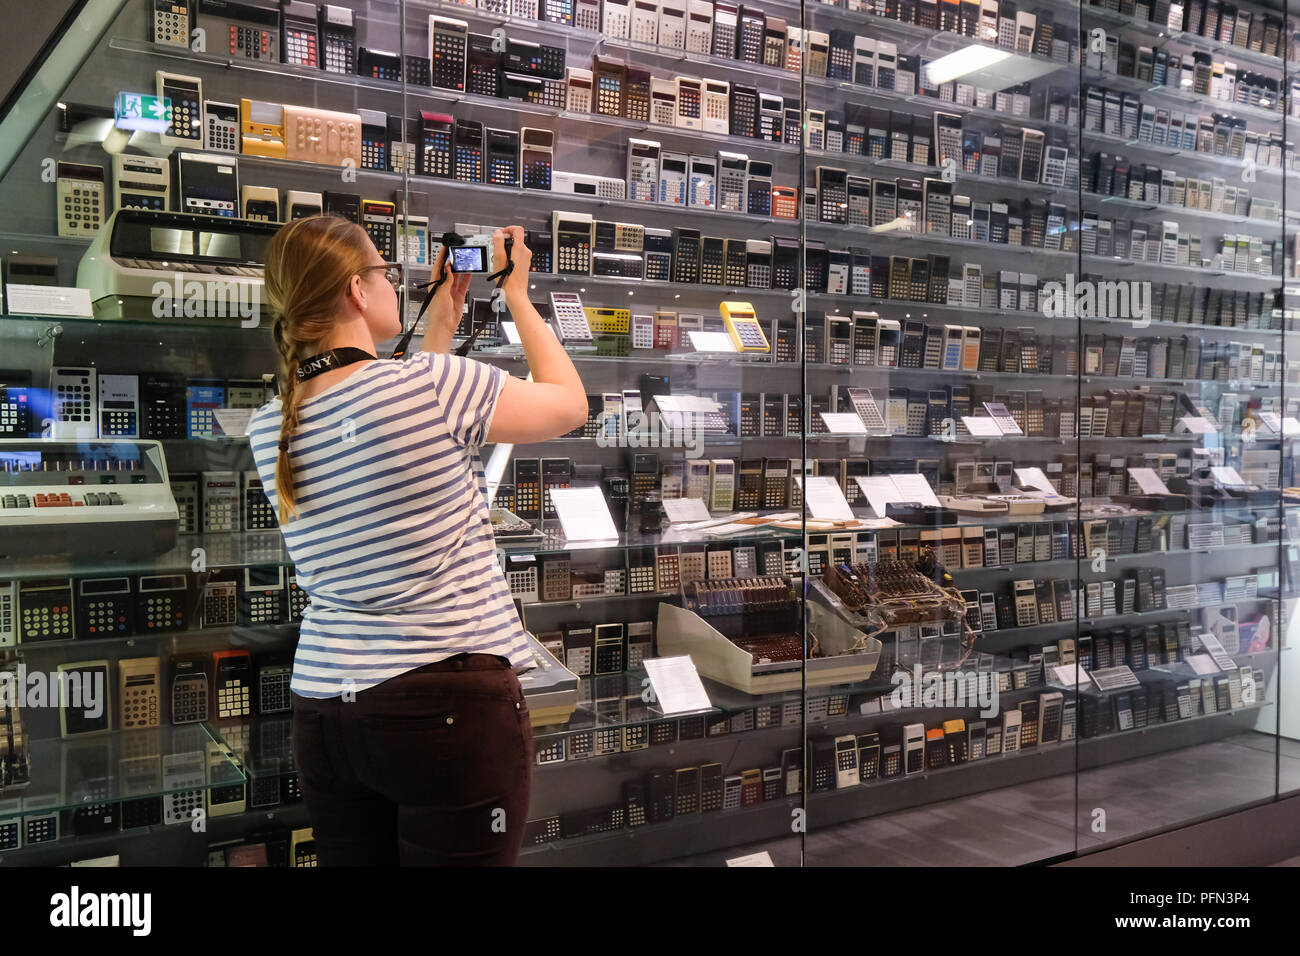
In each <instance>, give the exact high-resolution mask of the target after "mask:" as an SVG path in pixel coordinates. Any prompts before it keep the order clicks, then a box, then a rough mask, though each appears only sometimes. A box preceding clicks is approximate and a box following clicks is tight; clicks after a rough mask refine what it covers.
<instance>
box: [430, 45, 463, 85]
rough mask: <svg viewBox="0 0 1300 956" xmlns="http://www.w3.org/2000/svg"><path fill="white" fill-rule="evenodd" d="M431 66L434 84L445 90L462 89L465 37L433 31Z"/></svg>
mask: <svg viewBox="0 0 1300 956" xmlns="http://www.w3.org/2000/svg"><path fill="white" fill-rule="evenodd" d="M431 67H432V78H433V85H434V86H437V87H441V88H442V89H446V90H464V89H465V38H464V37H463V36H449V35H447V34H445V33H441V32H439V33H435V34H434V37H433V63H432V64H431Z"/></svg>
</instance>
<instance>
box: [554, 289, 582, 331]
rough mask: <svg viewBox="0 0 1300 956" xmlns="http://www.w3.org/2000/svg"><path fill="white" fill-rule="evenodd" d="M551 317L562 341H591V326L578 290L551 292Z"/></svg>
mask: <svg viewBox="0 0 1300 956" xmlns="http://www.w3.org/2000/svg"><path fill="white" fill-rule="evenodd" d="M551 317H552V319H553V320H554V325H555V332H556V334H557V335H559V337H560V341H561V342H566V343H567V342H590V341H591V326H590V325H588V324H587V313H586V310H585V309H583V307H582V297H581V296H579V295H578V293H576V292H552V293H551Z"/></svg>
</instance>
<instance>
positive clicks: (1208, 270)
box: [1082, 237, 1282, 287]
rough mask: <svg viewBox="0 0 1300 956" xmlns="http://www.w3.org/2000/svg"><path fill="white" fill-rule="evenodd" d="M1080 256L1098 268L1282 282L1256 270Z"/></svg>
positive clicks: (1253, 283)
mask: <svg viewBox="0 0 1300 956" xmlns="http://www.w3.org/2000/svg"><path fill="white" fill-rule="evenodd" d="M1211 238H1214V237H1211ZM1082 258H1083V263H1084V265H1092V266H1096V267H1098V268H1101V267H1106V266H1109V267H1111V268H1115V269H1132V268H1136V269H1139V270H1140V271H1142V272H1144V273H1145V272H1147V271H1151V272H1154V273H1155V274H1156V275H1172V276H1174V277H1175V278H1177V277H1180V276H1200V277H1201V278H1202V279H1204V278H1205V277H1206V276H1212V277H1214V278H1216V279H1219V278H1224V277H1231V278H1232V279H1233V280H1234V281H1241V282H1243V283H1248V284H1249V285H1251V286H1253V287H1258V286H1261V285H1266V286H1267V285H1271V286H1280V285H1281V284H1282V276H1280V275H1260V274H1259V273H1256V272H1237V271H1235V270H1232V269H1224V268H1221V267H1214V266H1210V267H1205V268H1203V267H1199V266H1178V265H1166V264H1163V263H1159V262H1147V261H1145V260H1141V259H1120V258H1117V257H1115V256H1098V255H1092V254H1086V255H1084V256H1083V257H1082Z"/></svg>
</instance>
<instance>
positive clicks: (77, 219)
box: [55, 162, 108, 238]
mask: <svg viewBox="0 0 1300 956" xmlns="http://www.w3.org/2000/svg"><path fill="white" fill-rule="evenodd" d="M56 171H57V174H58V178H57V180H56V187H55V202H56V204H57V208H58V216H59V230H58V234H59V235H60V236H67V237H71V238H83V237H85V238H90V237H91V236H93V235H94V234H95V233H96V232H98V231H99V227H100V226H102V225H103V224H104V217H105V215H106V207H107V205H108V200H107V199H106V198H105V190H104V167H103V166H94V165H91V164H89V163H62V162H61V163H58V164H56Z"/></svg>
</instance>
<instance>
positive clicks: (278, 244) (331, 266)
mask: <svg viewBox="0 0 1300 956" xmlns="http://www.w3.org/2000/svg"><path fill="white" fill-rule="evenodd" d="M373 254H374V244H373V243H372V242H371V241H370V237H369V236H368V235H367V234H366V232H365V230H364V229H362V228H361V227H360V226H358V225H356V224H355V223H352V222H349V221H348V220H346V219H341V218H339V217H337V216H308V217H306V218H304V219H295V220H293V221H292V222H288V223H286V224H285V225H283V226H281V227H280V230H279V231H278V232H277V233H276V234H275V236H274V237H273V238H272V239H271V242H270V245H269V246H268V247H267V254H266V268H265V289H266V293H267V296H268V297H269V298H270V304H271V311H272V313H273V314H274V315H275V321H274V322H273V323H272V325H271V335H272V338H273V339H274V341H275V347H276V350H277V351H278V352H279V353H280V401H281V406H282V407H281V419H280V442H279V448H280V454H279V458H278V459H277V461H276V467H275V492H276V495H277V503H278V512H279V521H280V524H281V525H285V524H287V523H288V522H289V519H290V517H294V516H298V515H299V511H298V507H297V504H296V502H295V501H294V480H293V465H292V464H291V462H290V460H289V443H290V441H291V440H292V439H293V433H294V432H295V431H296V430H297V428H298V423H299V409H298V404H299V400H300V399H299V391H298V388H299V382H298V369H299V367H300V366H301V364H302V358H303V356H304V355H309V354H311V353H310V352H304V351H303V350H304V349H307V348H310V347H312V346H315V345H317V344H319V343H320V342H322V341H324V340H325V338H326V336H328V335H329V333H330V332H331V331H332V329H333V328H334V326H335V324H336V313H337V309H338V305H339V298H340V296H341V295H342V294H343V292H344V291H345V290H346V288H347V284H348V281H349V278H350V277H351V276H354V275H356V274H357V273H358V272H359V271H360V270H362V269H364V268H365V265H366V262H367V261H368V259H369V256H371V255H373Z"/></svg>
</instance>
